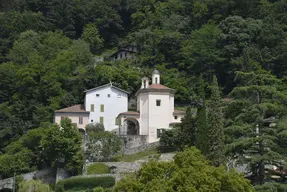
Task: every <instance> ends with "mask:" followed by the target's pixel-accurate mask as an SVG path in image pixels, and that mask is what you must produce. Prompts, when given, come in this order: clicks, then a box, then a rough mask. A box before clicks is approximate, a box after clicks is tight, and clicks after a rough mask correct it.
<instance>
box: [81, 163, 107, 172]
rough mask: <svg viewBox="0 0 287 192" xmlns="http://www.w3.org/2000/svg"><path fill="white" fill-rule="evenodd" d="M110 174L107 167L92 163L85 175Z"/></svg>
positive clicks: (102, 164)
mask: <svg viewBox="0 0 287 192" xmlns="http://www.w3.org/2000/svg"><path fill="white" fill-rule="evenodd" d="M104 173H110V169H109V166H107V165H106V164H104V163H93V164H91V165H89V166H88V167H87V174H88V175H91V174H104Z"/></svg>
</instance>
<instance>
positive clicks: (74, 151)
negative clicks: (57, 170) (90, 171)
mask: <svg viewBox="0 0 287 192" xmlns="http://www.w3.org/2000/svg"><path fill="white" fill-rule="evenodd" d="M42 142H43V143H42V145H43V148H44V151H43V154H44V157H45V160H46V161H47V162H48V163H49V164H50V165H51V166H52V167H63V168H65V169H66V170H67V171H69V172H70V173H71V174H72V175H77V174H79V173H80V172H81V170H82V165H83V163H84V162H83V154H82V137H81V135H80V133H79V131H78V129H77V127H75V126H74V125H72V122H71V120H70V119H68V118H65V119H64V120H62V121H61V125H60V126H59V125H52V126H51V128H50V129H49V130H48V132H47V134H46V135H45V137H44V138H43V141H42Z"/></svg>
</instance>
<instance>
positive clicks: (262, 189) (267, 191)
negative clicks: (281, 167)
mask: <svg viewBox="0 0 287 192" xmlns="http://www.w3.org/2000/svg"><path fill="white" fill-rule="evenodd" d="M255 189H256V191H257V192H285V191H287V185H286V184H279V183H265V184H264V185H257V186H255Z"/></svg>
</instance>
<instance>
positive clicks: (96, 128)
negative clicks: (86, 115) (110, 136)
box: [85, 123, 105, 135]
mask: <svg viewBox="0 0 287 192" xmlns="http://www.w3.org/2000/svg"><path fill="white" fill-rule="evenodd" d="M85 129H86V132H87V133H88V135H90V134H93V133H97V132H102V131H105V127H104V125H103V124H101V123H96V124H93V123H90V124H88V125H86V127H85Z"/></svg>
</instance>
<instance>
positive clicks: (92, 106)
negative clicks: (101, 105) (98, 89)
mask: <svg viewBox="0 0 287 192" xmlns="http://www.w3.org/2000/svg"><path fill="white" fill-rule="evenodd" d="M94 111H95V106H94V104H91V112H94Z"/></svg>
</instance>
